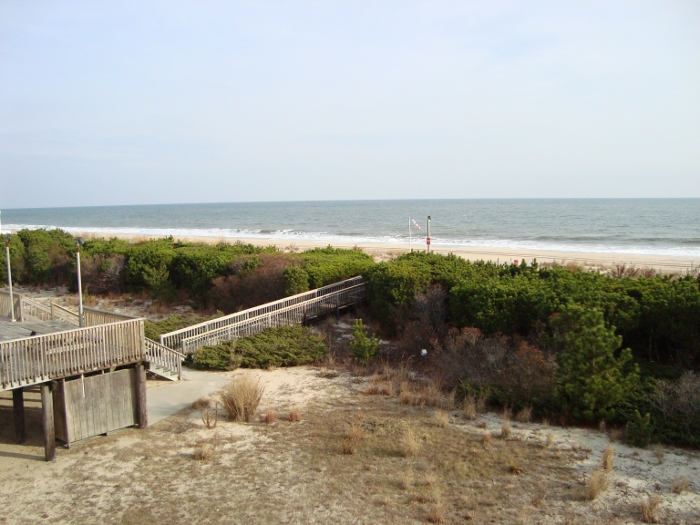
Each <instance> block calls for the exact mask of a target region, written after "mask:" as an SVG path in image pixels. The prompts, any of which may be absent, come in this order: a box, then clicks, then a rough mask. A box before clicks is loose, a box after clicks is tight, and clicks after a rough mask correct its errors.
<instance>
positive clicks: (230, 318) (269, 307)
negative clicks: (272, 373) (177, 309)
mask: <svg viewBox="0 0 700 525" xmlns="http://www.w3.org/2000/svg"><path fill="white" fill-rule="evenodd" d="M361 282H362V276H357V277H351V278H350V279H345V280H344V281H340V282H337V283H333V284H328V285H326V286H322V287H321V288H316V289H314V290H309V291H307V292H302V293H299V294H296V295H291V296H289V297H284V298H282V299H278V300H277V301H272V302H269V303H265V304H261V305H258V306H254V307H253V308H248V309H247V310H242V311H240V312H236V313H233V314H228V315H224V316H221V317H217V318H216V319H210V320H209V321H204V322H201V323H197V324H194V325H190V326H186V327H185V328H180V329H178V330H173V331H172V332H168V333H167V334H162V335H161V336H160V343H161V344H162V345H165V346H168V347H169V348H174V347H175V345H176V344H177V345H180V344H181V342H182V340H183V339H187V338H190V337H195V336H197V335H201V334H203V333H208V332H212V331H214V330H218V329H221V328H225V327H227V326H231V325H232V324H236V323H237V322H240V321H243V320H246V319H251V318H253V317H257V316H258V315H264V314H267V313H270V312H273V311H277V310H280V309H283V308H287V307H289V306H293V305H294V304H299V303H301V302H305V301H306V300H311V299H314V298H316V297H319V296H322V295H327V294H329V293H334V292H336V291H339V290H345V289H349V288H351V287H353V286H357V284H359V283H361ZM306 297H308V299H305V298H306ZM256 312H259V313H256ZM221 323H223V325H222V324H221ZM212 325H220V326H216V327H214V328H211V329H210V328H209V327H210V326H212ZM186 333H190V334H191V335H188V336H186V337H178V336H181V335H182V334H186ZM168 343H170V344H168Z"/></svg>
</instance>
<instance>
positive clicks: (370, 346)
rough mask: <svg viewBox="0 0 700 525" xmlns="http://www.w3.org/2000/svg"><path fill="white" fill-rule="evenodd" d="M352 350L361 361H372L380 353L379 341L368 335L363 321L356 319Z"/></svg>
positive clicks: (351, 342)
mask: <svg viewBox="0 0 700 525" xmlns="http://www.w3.org/2000/svg"><path fill="white" fill-rule="evenodd" d="M350 350H351V351H352V353H353V354H355V357H356V358H357V359H358V360H359V361H366V360H368V359H372V358H373V357H374V356H375V355H377V352H378V351H379V339H378V338H376V337H370V336H369V335H367V327H366V326H365V324H364V323H363V322H362V319H355V325H354V326H353V328H352V341H350Z"/></svg>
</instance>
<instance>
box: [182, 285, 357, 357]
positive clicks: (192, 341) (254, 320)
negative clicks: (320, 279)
mask: <svg viewBox="0 0 700 525" xmlns="http://www.w3.org/2000/svg"><path fill="white" fill-rule="evenodd" d="M364 290H365V284H364V283H360V284H356V285H354V286H351V287H349V288H345V289H342V290H337V291H335V292H332V293H329V294H325V295H322V296H320V297H315V298H313V299H309V300H307V301H304V302H302V303H297V304H293V305H290V306H287V307H285V308H280V309H278V310H274V311H271V312H268V313H265V314H262V315H258V316H255V317H250V318H248V319H242V320H241V321H239V322H237V323H232V324H229V325H226V326H222V327H220V328H217V329H215V330H210V331H208V332H204V333H202V334H196V335H193V336H191V337H187V338H183V339H182V340H181V341H180V345H181V348H182V349H183V353H185V354H187V351H188V349H189V347H192V346H196V344H197V343H198V342H200V341H205V340H208V339H216V338H217V337H218V336H219V334H224V333H226V332H233V331H234V330H237V329H239V328H243V327H245V326H246V325H256V324H260V321H261V320H263V319H265V318H269V319H270V320H271V319H272V316H275V317H282V316H284V314H286V313H288V312H292V311H295V310H304V311H306V309H308V307H310V306H314V305H316V304H321V303H322V302H323V301H328V300H329V299H334V298H337V297H340V296H341V295H342V294H348V295H349V294H350V293H351V292H353V291H362V292H364ZM331 306H336V307H337V306H340V303H339V302H336V304H335V305H331ZM342 306H346V305H345V304H343V305H342ZM285 324H288V323H285ZM202 346H203V345H202ZM197 348H199V346H197Z"/></svg>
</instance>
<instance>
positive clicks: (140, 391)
mask: <svg viewBox="0 0 700 525" xmlns="http://www.w3.org/2000/svg"><path fill="white" fill-rule="evenodd" d="M136 423H137V424H138V426H139V428H146V427H147V426H148V407H147V405H146V367H145V366H144V364H143V363H138V364H137V365H136Z"/></svg>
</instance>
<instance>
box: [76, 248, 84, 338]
mask: <svg viewBox="0 0 700 525" xmlns="http://www.w3.org/2000/svg"><path fill="white" fill-rule="evenodd" d="M75 261H76V265H77V268H78V324H79V325H80V327H81V328H82V327H83V283H82V279H81V277H80V242H78V243H77V244H76V245H75Z"/></svg>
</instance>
